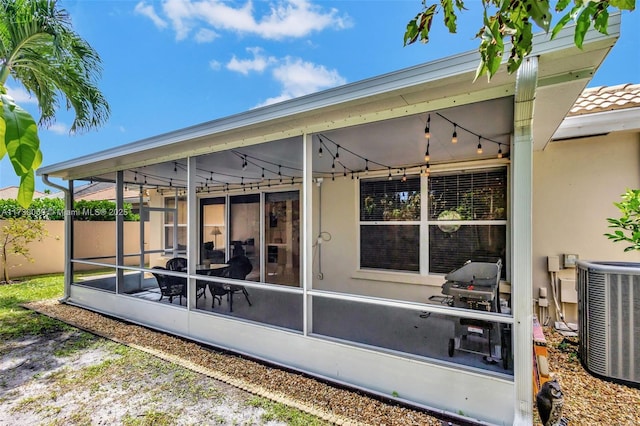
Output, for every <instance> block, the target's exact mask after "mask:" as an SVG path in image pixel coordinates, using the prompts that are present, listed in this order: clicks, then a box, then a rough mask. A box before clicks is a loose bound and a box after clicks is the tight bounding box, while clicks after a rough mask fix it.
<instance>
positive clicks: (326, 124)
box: [37, 15, 620, 179]
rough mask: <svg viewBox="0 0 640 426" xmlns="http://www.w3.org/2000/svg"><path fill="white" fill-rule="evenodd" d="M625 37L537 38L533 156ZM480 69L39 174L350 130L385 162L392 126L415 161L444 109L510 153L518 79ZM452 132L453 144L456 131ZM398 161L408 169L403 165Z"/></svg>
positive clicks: (615, 21) (341, 97)
mask: <svg viewBox="0 0 640 426" xmlns="http://www.w3.org/2000/svg"><path fill="white" fill-rule="evenodd" d="M619 30H620V15H612V16H611V18H610V24H609V34H608V35H603V34H600V33H597V32H595V31H590V32H589V33H588V34H587V36H586V37H585V41H584V46H583V49H582V50H580V49H578V48H576V47H575V45H574V41H573V31H574V28H573V27H568V28H565V29H564V30H563V31H561V32H560V33H559V34H558V35H557V37H556V38H555V39H553V40H548V38H549V37H548V35H546V34H538V35H536V36H535V44H534V46H535V49H534V51H533V52H532V56H537V57H538V63H539V71H538V88H537V90H536V94H535V105H541V106H542V107H534V111H535V112H534V120H533V134H534V141H535V142H534V149H535V150H540V149H544V147H545V146H546V145H547V143H548V142H549V141H550V140H551V138H552V136H553V134H554V133H555V131H556V129H558V127H559V126H560V124H561V122H562V120H563V119H564V117H565V115H566V113H567V112H568V111H569V109H570V108H571V106H572V105H573V103H574V102H575V100H576V99H577V97H578V96H579V94H580V93H581V92H582V90H584V88H585V87H586V85H587V83H588V82H589V80H590V79H591V77H592V76H593V74H594V72H595V70H596V69H597V68H598V67H599V66H600V64H601V63H602V61H603V60H604V58H605V57H606V55H607V54H608V52H609V50H610V49H611V48H612V46H613V45H614V44H615V42H616V40H617V38H618V36H619ZM506 50H507V51H508V50H509V49H508V48H507V49H506ZM478 61H479V55H478V53H477V52H467V53H463V54H459V55H455V56H451V57H448V58H445V59H441V60H437V61H433V62H429V63H426V64H422V65H417V66H414V67H411V68H407V69H403V70H400V71H396V72H392V73H389V74H384V75H381V76H378V77H374V78H370V79H366V80H363V81H359V82H355V83H350V84H347V85H344V86H340V87H336V88H333V89H329V90H326V91H322V92H318V93H314V94H311V95H307V96H302V97H299V98H295V99H292V100H289V101H285V102H281V103H278V104H274V105H269V106H265V107H261V108H257V109H254V110H250V111H247V112H243V113H240V114H236V115H232V116H229V117H225V118H220V119H216V120H213V121H209V122H205V123H202V124H198V125H195V126H191V127H187V128H184V129H180V130H176V131H173V132H169V133H166V134H162V135H157V136H153V137H149V138H147V139H143V140H139V141H136V142H132V143H128V144H124V145H120V146H118V147H115V148H112V149H108V150H105V151H101V152H97V153H95V154H92V155H88V156H83V157H79V158H76V159H72V160H69V161H65V162H61V163H57V164H53V165H49V166H45V167H42V168H40V169H39V170H38V171H37V173H38V174H39V175H47V176H49V177H57V178H62V179H80V178H86V177H89V176H98V175H101V174H109V173H112V172H115V171H117V170H126V169H132V168H136V167H142V166H147V165H151V164H155V163H159V162H167V161H173V160H178V159H183V158H185V157H187V156H195V155H201V154H207V153H212V152H220V151H227V150H230V149H238V148H242V147H249V146H253V145H257V144H261V143H264V142H270V141H278V140H286V139H291V138H297V137H300V136H301V135H303V134H314V133H323V134H325V133H327V134H331V137H332V138H333V139H337V140H340V139H341V138H343V137H344V138H347V137H348V136H349V132H350V129H351V132H352V130H353V129H354V128H355V127H354V126H357V128H358V135H359V140H360V141H361V142H359V143H361V144H363V145H362V146H363V149H364V146H365V145H364V144H366V149H367V150H372V149H378V150H380V149H382V148H387V149H386V152H385V153H381V155H383V156H385V157H384V158H387V157H388V155H389V152H388V151H389V150H388V147H389V145H388V144H385V143H383V142H384V141H380V143H378V144H376V143H373V142H372V141H375V140H376V135H379V134H380V128H381V126H380V123H381V122H384V123H385V125H387V126H393V131H394V138H395V140H398V141H411V143H412V144H413V145H415V147H414V149H413V150H404V151H411V152H408V153H406V154H405V155H411V156H413V157H414V159H415V156H416V155H417V154H416V153H415V152H413V151H415V150H416V149H417V150H418V151H417V152H421V151H424V146H423V145H424V137H423V135H422V132H423V130H424V126H425V120H426V117H427V114H428V113H433V112H438V111H442V110H448V111H449V113H450V114H451V116H452V117H454V119H455V117H460V123H464V126H465V127H467V128H472V129H484V130H481V131H483V132H486V133H482V134H489V135H491V137H492V138H493V139H495V140H497V141H499V142H501V143H502V142H504V143H505V146H504V148H507V149H508V147H509V146H510V138H511V133H512V131H513V100H512V96H513V94H514V93H515V81H516V79H515V76H514V75H509V74H507V72H506V66H503V67H502V68H501V70H500V71H499V72H498V73H497V74H496V75H495V77H494V78H493V79H492V80H491V82H487V81H486V79H485V78H481V79H479V80H477V81H475V82H474V81H473V76H474V74H475V71H476V68H477V65H478ZM505 99H506V101H505ZM500 100H502V101H500ZM483 109H484V110H489V111H491V112H490V113H489V114H490V117H491V120H487V114H478V113H477V112H478V111H482V110H483ZM446 131H447V132H448V134H449V137H450V134H451V133H450V132H451V131H450V129H449V128H447V130H446ZM329 132H330V133H329ZM378 139H379V136H378ZM443 146H444V144H443ZM467 148H468V145H467ZM504 148H503V149H504ZM432 149H433V151H432V156H433V157H434V158H437V157H438V156H440V158H441V159H442V161H445V162H452V161H463V160H468V158H467V157H466V156H465V155H466V154H465V153H463V152H462V151H459V150H462V149H464V148H463V147H462V144H458V146H455V147H451V144H447V146H446V147H445V148H438V146H433V148H432ZM438 149H440V151H441V152H437V150H438ZM402 151H403V150H400V149H395V150H394V152H398V153H400V152H402ZM445 151H446V152H445ZM373 155H375V154H372V156H373ZM486 155H488V156H494V155H495V153H493V152H492V153H487V154H486ZM395 161H396V162H397V163H398V164H402V163H403V162H405V163H406V162H407V158H397V159H395Z"/></svg>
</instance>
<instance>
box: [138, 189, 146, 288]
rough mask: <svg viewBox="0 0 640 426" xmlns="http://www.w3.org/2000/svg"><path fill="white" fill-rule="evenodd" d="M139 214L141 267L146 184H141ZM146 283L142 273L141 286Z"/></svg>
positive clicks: (139, 263)
mask: <svg viewBox="0 0 640 426" xmlns="http://www.w3.org/2000/svg"><path fill="white" fill-rule="evenodd" d="M138 206H139V207H138V214H139V216H140V221H139V223H138V225H140V226H139V228H138V237H139V238H140V260H139V262H138V266H139V267H140V268H144V256H145V250H144V238H145V235H144V212H145V209H144V186H142V185H140V196H139V198H138ZM143 283H144V274H140V282H139V286H140V288H142V285H143Z"/></svg>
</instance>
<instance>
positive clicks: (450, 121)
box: [427, 112, 506, 158]
mask: <svg viewBox="0 0 640 426" xmlns="http://www.w3.org/2000/svg"><path fill="white" fill-rule="evenodd" d="M435 114H436V115H437V116H438V117H440V118H442V119H443V120H445V121H448V122H449V123H450V124H451V125H452V126H453V133H452V137H451V142H452V143H456V142H457V139H458V132H457V130H458V129H459V130H464V131H465V132H467V133H469V134H471V135H473V136H475V137H476V138H478V143H481V142H482V141H487V142H491V143H494V144H496V145H498V149H499V151H500V152H499V154H501V153H502V152H501V151H502V145H506V143H504V142H498V141H496V140H493V139H490V138H487V137H484V136H482V135H480V134H479V133H476V132H474V131H473V130H469V129H467V128H466V127H463V126H461V125H460V124H458V123H457V122H455V121H453V120H450V119H448V118H447V117H445V116H444V115H442V114H440V113H439V112H436V113H435ZM429 119H430V117H429V118H428V119H427V120H429ZM454 138H455V141H454ZM498 158H502V157H501V156H499V157H498Z"/></svg>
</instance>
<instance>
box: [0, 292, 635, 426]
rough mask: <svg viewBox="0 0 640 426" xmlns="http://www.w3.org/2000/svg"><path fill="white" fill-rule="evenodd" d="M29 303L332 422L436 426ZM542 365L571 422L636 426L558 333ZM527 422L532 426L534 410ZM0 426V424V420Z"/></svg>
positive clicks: (629, 404)
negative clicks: (555, 383)
mask: <svg viewBox="0 0 640 426" xmlns="http://www.w3.org/2000/svg"><path fill="white" fill-rule="evenodd" d="M28 307H29V308H31V309H34V310H36V311H38V312H41V313H44V314H46V315H49V316H52V317H55V318H58V319H60V320H62V321H64V322H67V323H69V324H72V325H75V326H78V327H80V328H82V329H85V330H88V331H91V332H92V333H95V334H98V335H100V336H103V337H107V338H109V339H112V340H114V341H116V342H119V343H124V344H126V345H128V346H131V347H134V348H140V349H142V350H144V351H147V352H150V353H152V354H154V355H156V356H158V357H160V358H162V359H165V360H168V361H171V362H174V363H177V364H179V365H182V366H185V367H187V368H189V369H191V370H193V371H196V372H200V373H202V374H204V375H206V376H209V377H213V378H215V379H217V380H221V381H222V382H224V383H227V384H230V385H232V386H234V387H236V388H239V389H242V390H245V391H248V392H250V393H253V394H256V395H260V396H263V397H266V398H269V399H271V400H273V401H278V402H282V403H284V404H286V405H288V406H293V407H296V408H298V409H300V410H302V411H305V412H307V413H310V414H313V415H315V416H318V417H319V418H321V419H324V420H326V421H328V422H330V423H335V424H363V425H426V426H428V425H435V426H440V425H442V424H443V423H442V421H441V420H439V419H436V418H434V417H431V416H429V415H428V414H426V413H424V412H420V411H415V410H411V409H409V408H405V407H399V406H396V405H391V404H387V403H384V402H382V401H379V400H376V399H373V398H370V397H368V396H366V395H362V394H359V393H356V392H352V391H348V390H344V389H339V388H335V387H332V386H330V385H328V384H325V383H322V382H319V381H316V380H313V379H310V378H307V377H304V376H301V375H298V374H294V373H290V372H286V371H283V370H279V369H275V368H270V367H267V366H265V365H262V364H260V363H256V362H253V361H251V360H247V359H243V358H241V357H237V356H233V355H229V354H224V353H219V352H214V351H212V350H210V349H208V348H206V347H203V346H201V345H198V344H196V343H193V342H189V341H186V340H184V339H180V338H177V337H173V336H170V335H167V334H163V333H159V332H155V331H152V330H149V329H146V328H144V327H140V326H136V325H132V324H128V323H125V322H121V321H117V320H114V319H110V318H108V317H104V316H102V315H99V314H96V313H93V312H90V311H87V310H84V309H79V308H76V307H73V306H70V305H63V304H60V303H58V302H57V301H43V302H36V303H32V304H30V305H28ZM545 336H546V338H547V349H548V352H549V368H550V371H551V374H552V376H553V377H555V378H557V379H558V381H559V383H560V385H561V387H562V391H563V393H564V401H565V403H564V410H563V414H564V417H566V418H567V419H568V420H569V424H571V425H603V424H607V425H629V426H631V425H640V389H636V388H631V387H626V386H622V385H618V384H614V383H610V382H607V381H603V380H599V379H597V378H595V377H593V376H591V375H590V374H589V373H587V372H586V371H585V370H584V368H583V367H582V365H581V364H580V362H579V360H578V358H577V354H576V348H577V347H576V346H574V345H571V344H568V345H567V344H561V342H562V340H563V336H562V335H560V334H559V333H557V332H555V331H554V330H553V329H551V328H545ZM534 413H535V414H534V423H535V424H536V425H539V424H540V423H539V419H538V417H537V413H536V409H535V407H534ZM0 424H1V422H0Z"/></svg>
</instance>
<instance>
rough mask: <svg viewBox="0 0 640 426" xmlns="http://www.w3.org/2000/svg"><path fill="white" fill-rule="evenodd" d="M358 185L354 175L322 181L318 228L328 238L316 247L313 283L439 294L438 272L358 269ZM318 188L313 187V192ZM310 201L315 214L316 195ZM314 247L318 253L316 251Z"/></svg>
mask: <svg viewBox="0 0 640 426" xmlns="http://www.w3.org/2000/svg"><path fill="white" fill-rule="evenodd" d="M358 185H359V181H358V180H357V179H354V180H352V179H350V178H346V179H344V178H337V179H336V180H335V181H332V180H329V179H325V181H324V182H323V184H322V188H321V190H322V206H321V209H322V210H321V215H322V216H321V220H320V222H321V224H322V229H320V231H322V232H326V233H328V234H329V235H330V236H331V239H330V240H329V241H323V243H322V245H321V247H320V248H319V249H318V248H317V247H316V253H315V255H314V264H313V265H314V266H313V271H314V283H313V287H314V288H316V289H321V290H330V291H337V292H344V293H352V294H359V295H366V296H374V297H383V298H389V299H397V300H405V301H412V302H426V301H427V299H428V298H429V296H431V295H433V294H440V293H441V287H440V286H441V285H442V284H443V283H444V281H445V280H444V278H443V277H440V276H424V275H420V274H418V273H399V272H395V273H394V272H383V271H359V270H358V264H359V260H358V253H359V251H358V244H359V230H358V228H359V217H358V209H359V206H358V203H359V200H358V196H357V195H358ZM319 190H320V189H317V188H316V190H315V191H316V193H317V192H318V191H319ZM314 203H315V204H314V207H315V209H314V210H315V212H314V215H316V214H317V213H316V212H317V211H318V210H317V209H318V198H317V197H316V198H314ZM315 226H317V225H315V224H314V227H315ZM316 235H317V234H316ZM325 239H326V237H325ZM317 250H322V253H321V254H320V255H318V252H317ZM319 272H322V279H320V278H319V276H318V273H319Z"/></svg>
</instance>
